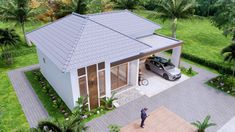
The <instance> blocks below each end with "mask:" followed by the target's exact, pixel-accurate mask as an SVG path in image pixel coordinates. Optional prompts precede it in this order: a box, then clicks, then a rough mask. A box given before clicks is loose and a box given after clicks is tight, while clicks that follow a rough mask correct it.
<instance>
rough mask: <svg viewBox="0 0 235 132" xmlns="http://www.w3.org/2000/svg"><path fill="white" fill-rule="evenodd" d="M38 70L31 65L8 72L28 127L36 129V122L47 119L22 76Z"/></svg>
mask: <svg viewBox="0 0 235 132" xmlns="http://www.w3.org/2000/svg"><path fill="white" fill-rule="evenodd" d="M38 68H39V65H32V66H28V67H24V68H20V69H16V70H12V71H9V72H8V76H9V78H10V80H11V83H12V85H13V87H14V89H15V92H16V95H17V97H18V100H19V102H20V104H21V106H22V109H23V111H24V114H25V116H26V119H27V121H28V123H29V125H30V127H36V126H37V123H38V121H40V120H42V119H45V118H47V117H48V113H47V111H46V110H45V108H44V107H43V105H42V103H41V101H40V100H39V98H38V96H37V95H36V93H35V92H34V90H33V88H32V86H31V84H30V83H29V81H28V80H27V79H26V76H25V74H24V72H25V71H30V70H33V69H38Z"/></svg>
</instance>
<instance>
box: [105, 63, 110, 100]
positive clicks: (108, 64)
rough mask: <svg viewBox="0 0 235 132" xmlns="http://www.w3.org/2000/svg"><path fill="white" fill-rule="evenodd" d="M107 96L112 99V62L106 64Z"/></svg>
mask: <svg viewBox="0 0 235 132" xmlns="http://www.w3.org/2000/svg"><path fill="white" fill-rule="evenodd" d="M105 94H106V97H111V66H110V62H105Z"/></svg>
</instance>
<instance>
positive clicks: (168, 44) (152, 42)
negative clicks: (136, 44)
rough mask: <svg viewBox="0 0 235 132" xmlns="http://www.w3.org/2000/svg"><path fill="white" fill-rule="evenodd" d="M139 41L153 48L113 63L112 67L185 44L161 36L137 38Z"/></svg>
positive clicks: (153, 35)
mask: <svg viewBox="0 0 235 132" xmlns="http://www.w3.org/2000/svg"><path fill="white" fill-rule="evenodd" d="M137 40H138V41H141V42H143V43H145V44H147V45H149V46H151V48H148V49H146V50H143V51H142V52H141V53H140V54H138V55H136V56H132V57H129V58H126V59H123V60H119V61H116V62H113V63H112V64H111V65H112V66H115V65H118V64H122V63H125V62H128V61H132V60H135V59H139V58H143V57H146V56H149V55H152V54H154V53H158V52H162V51H166V50H170V49H173V48H175V47H178V46H181V45H182V44H183V41H181V40H177V39H174V38H171V37H167V36H163V35H159V34H152V35H149V36H144V37H140V38H137Z"/></svg>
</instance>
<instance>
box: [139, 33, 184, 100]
mask: <svg viewBox="0 0 235 132" xmlns="http://www.w3.org/2000/svg"><path fill="white" fill-rule="evenodd" d="M138 40H139V41H141V42H143V43H145V44H148V45H150V46H151V47H152V51H147V52H146V53H147V55H146V56H144V57H142V58H141V59H139V69H140V70H141V71H142V76H143V78H145V79H147V80H148V81H149V85H148V86H139V87H137V89H138V90H139V91H140V92H141V93H143V94H145V95H146V96H148V97H151V96H153V95H156V94H158V93H160V92H162V91H164V90H166V89H168V88H170V87H172V86H174V85H176V84H178V83H180V82H182V81H185V80H186V79H188V77H187V76H185V75H182V77H181V78H180V79H179V80H176V81H168V80H165V79H163V78H162V77H160V76H159V75H157V74H155V73H153V72H151V71H148V70H146V69H145V66H144V62H145V59H146V58H147V57H148V56H149V55H150V53H151V54H155V55H159V54H160V52H164V51H167V50H170V49H172V55H171V57H170V59H171V62H172V63H173V64H174V65H175V66H177V67H178V66H179V64H180V54H181V47H182V41H180V40H176V39H173V38H170V37H166V36H162V35H158V34H153V35H150V36H145V37H141V38H139V39H138Z"/></svg>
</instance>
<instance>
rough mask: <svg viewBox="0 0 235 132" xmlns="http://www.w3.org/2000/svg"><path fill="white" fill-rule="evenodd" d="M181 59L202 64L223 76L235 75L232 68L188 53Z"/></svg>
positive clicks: (182, 55) (183, 54) (169, 51)
mask: <svg viewBox="0 0 235 132" xmlns="http://www.w3.org/2000/svg"><path fill="white" fill-rule="evenodd" d="M166 52H168V53H172V50H168V51H166ZM181 57H182V58H185V59H187V60H191V61H193V62H195V63H198V64H201V65H203V66H206V67H209V68H212V69H214V70H216V71H218V72H219V73H221V74H230V75H232V74H233V70H232V69H231V68H230V67H227V66H223V65H221V64H218V63H216V62H213V61H210V60H206V59H203V58H200V57H197V56H194V55H191V54H187V53H184V52H182V53H181Z"/></svg>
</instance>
